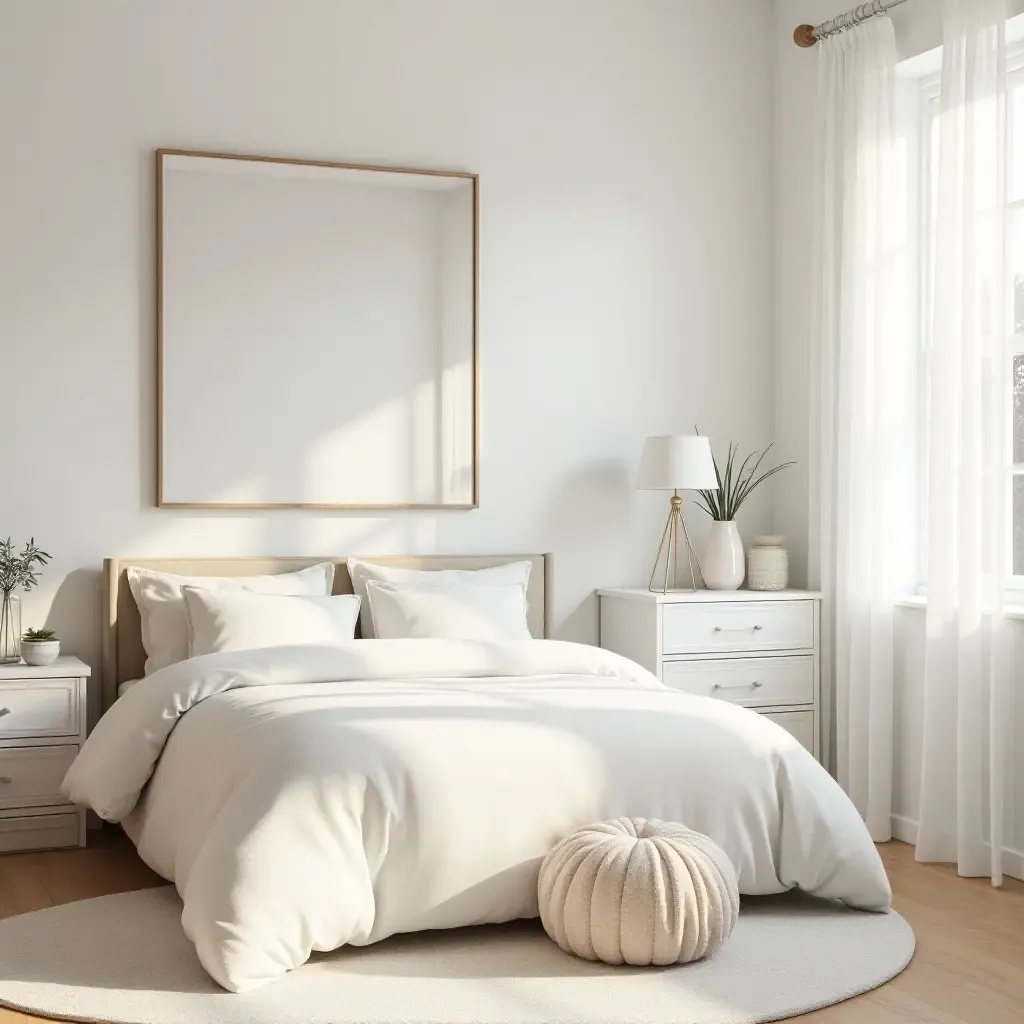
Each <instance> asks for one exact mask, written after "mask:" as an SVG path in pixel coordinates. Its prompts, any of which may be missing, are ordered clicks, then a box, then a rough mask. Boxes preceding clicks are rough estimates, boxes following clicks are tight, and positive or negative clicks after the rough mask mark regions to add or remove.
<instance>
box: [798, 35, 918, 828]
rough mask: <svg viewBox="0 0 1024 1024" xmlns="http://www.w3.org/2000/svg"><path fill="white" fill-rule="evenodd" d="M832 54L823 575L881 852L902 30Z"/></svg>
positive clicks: (817, 482)
mask: <svg viewBox="0 0 1024 1024" xmlns="http://www.w3.org/2000/svg"><path fill="white" fill-rule="evenodd" d="M820 51H821V52H820V57H819V60H820V65H819V109H818V125H817V127H818V138H819V144H818V145H819V152H818V167H817V180H818V183H819V189H820V191H819V195H818V202H817V207H816V245H815V252H814V267H815V274H816V277H817V280H816V283H815V288H814V294H815V295H816V296H817V308H816V310H815V320H814V323H815V328H816V329H815V334H814V337H813V339H812V376H811V394H812V409H811V416H812V421H811V425H810V436H811V438H812V451H811V464H810V493H811V502H812V507H811V510H810V511H811V514H810V522H811V544H810V570H811V579H812V584H814V585H817V586H818V587H820V589H821V590H822V591H823V592H824V595H825V599H824V603H823V614H822V637H821V639H822V655H823V657H822V677H823V678H822V681H823V687H822V692H823V704H824V705H825V715H824V717H825V720H826V730H825V739H826V749H827V748H828V746H829V744H828V742H827V741H828V739H829V731H828V723H829V721H830V718H831V717H832V716H833V715H834V727H835V746H834V750H833V751H832V760H833V763H834V767H835V770H836V774H837V777H838V779H839V781H840V783H841V784H842V785H843V787H844V788H845V789H846V791H847V792H848V793H849V794H850V796H851V798H852V799H853V801H854V803H855V804H856V806H857V808H858V809H859V810H860V812H861V814H862V815H863V817H864V819H865V821H866V822H867V825H868V828H869V830H870V832H871V835H872V836H873V838H874V839H876V840H879V841H881V840H885V839H888V838H890V820H891V818H890V809H891V798H892V761H893V751H892V743H893V734H892V720H893V609H894V606H895V601H896V599H897V597H898V596H899V595H900V593H901V592H902V593H906V586H907V583H908V578H907V570H908V568H909V566H908V558H909V553H910V551H911V550H912V545H911V544H908V543H907V541H906V537H905V535H904V534H903V532H902V529H903V528H904V527H906V526H907V525H908V522H909V520H910V518H912V517H911V516H909V515H908V514H906V513H901V512H900V511H899V510H900V508H901V504H900V503H901V501H902V502H904V504H903V506H902V507H903V508H906V507H907V504H906V503H907V502H908V500H909V499H908V493H909V491H908V487H909V485H908V481H909V479H910V474H908V473H907V472H906V464H905V454H904V453H905V449H906V443H907V439H908V438H911V437H913V434H914V431H913V427H912V423H913V412H912V403H910V402H908V400H907V397H908V393H909V392H908V387H909V380H910V370H909V366H908V359H907V355H906V349H907V346H906V344H905V338H906V326H907V325H906V322H905V320H904V317H903V310H904V308H905V304H906V296H907V290H906V277H905V274H906V262H907V252H906V245H907V225H906V218H905V215H904V213H905V201H904V197H905V184H904V179H903V177H902V175H903V173H904V170H905V169H904V166H903V161H904V157H903V154H902V149H901V147H900V145H899V140H898V138H897V132H896V115H895V103H896V44H895V39H894V34H893V27H892V23H891V22H890V21H889V19H888V18H885V17H880V18H875V19H872V20H871V21H868V22H866V23H864V24H863V25H860V26H858V27H857V28H855V29H851V30H850V31H848V32H843V33H841V34H839V35H836V36H833V37H832V38H830V39H827V40H825V41H824V42H823V43H822V44H821V45H820ZM894 513H895V519H896V521H895V522H894ZM830 694H831V696H832V700H833V701H834V708H832V709H831V712H830V711H829V709H828V705H827V703H826V702H827V701H828V699H829V695H830Z"/></svg>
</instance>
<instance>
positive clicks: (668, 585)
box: [647, 491, 704, 594]
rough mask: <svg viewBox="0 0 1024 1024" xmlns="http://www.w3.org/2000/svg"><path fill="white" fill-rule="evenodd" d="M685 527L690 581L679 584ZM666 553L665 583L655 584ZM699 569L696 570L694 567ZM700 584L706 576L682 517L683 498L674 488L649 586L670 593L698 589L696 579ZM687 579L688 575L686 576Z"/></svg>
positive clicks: (662, 592)
mask: <svg viewBox="0 0 1024 1024" xmlns="http://www.w3.org/2000/svg"><path fill="white" fill-rule="evenodd" d="M680 531H682V535H683V540H684V542H685V544H686V563H687V566H688V568H689V575H690V585H689V586H688V587H687V586H679V534H680ZM662 554H664V555H665V572H664V576H663V577H662V581H661V582H662V585H661V586H660V587H657V586H655V583H654V578H655V577H656V576H658V575H659V573H658V566H659V565H660V564H661V556H662ZM695 569H696V572H695V571H694V570H695ZM698 579H699V580H700V582H701V586H703V585H704V577H703V576H702V575H701V572H700V563H699V562H698V561H697V555H696V554H695V553H694V550H693V545H692V544H691V543H690V535H689V533H688V532H687V530H686V520H685V519H683V499H682V498H680V497H679V491H673V492H672V498H671V504H670V506H669V512H668V520H667V521H666V522H665V529H664V530H663V531H662V533H661V543H660V544H659V545H658V554H657V555H656V556H655V558H654V568H653V569H652V570H651V578H650V581H649V582H648V584H647V589H648V590H650V591H651V592H652V593H656V594H657V593H660V594H667V593H668V592H669V591H670V590H685V591H689V592H691V593H692V592H693V591H695V590H696V589H697V580H698ZM684 580H685V577H684Z"/></svg>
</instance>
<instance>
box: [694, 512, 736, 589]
mask: <svg viewBox="0 0 1024 1024" xmlns="http://www.w3.org/2000/svg"><path fill="white" fill-rule="evenodd" d="M744 568H745V567H744V564H743V541H742V540H740V531H739V530H738V529H737V528H736V523H735V522H733V521H732V520H729V522H720V521H718V520H715V521H714V522H713V523H712V524H711V533H710V534H709V535H708V543H707V547H706V548H705V549H704V557H703V558H702V559H701V560H700V571H701V575H702V576H703V577H704V584H705V586H707V588H708V589H709V590H738V589H739V586H740V584H741V583H742V582H743V573H744Z"/></svg>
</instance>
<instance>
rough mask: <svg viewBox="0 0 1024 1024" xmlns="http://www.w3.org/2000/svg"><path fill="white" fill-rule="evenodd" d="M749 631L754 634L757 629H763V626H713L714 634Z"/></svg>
mask: <svg viewBox="0 0 1024 1024" xmlns="http://www.w3.org/2000/svg"><path fill="white" fill-rule="evenodd" d="M749 629H752V630H753V631H754V632H755V633H756V632H757V631H758V630H759V629H764V626H731V627H730V626H715V632H716V633H746V632H747V630H749Z"/></svg>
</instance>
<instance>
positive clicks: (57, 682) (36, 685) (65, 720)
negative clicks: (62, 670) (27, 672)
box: [0, 679, 78, 740]
mask: <svg viewBox="0 0 1024 1024" xmlns="http://www.w3.org/2000/svg"><path fill="white" fill-rule="evenodd" d="M77 735H78V680H77V679H34V680H32V681H31V682H25V683H23V684H22V683H6V684H4V685H2V686H0V739H5V740H8V739H25V738H27V737H32V736H77Z"/></svg>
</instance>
